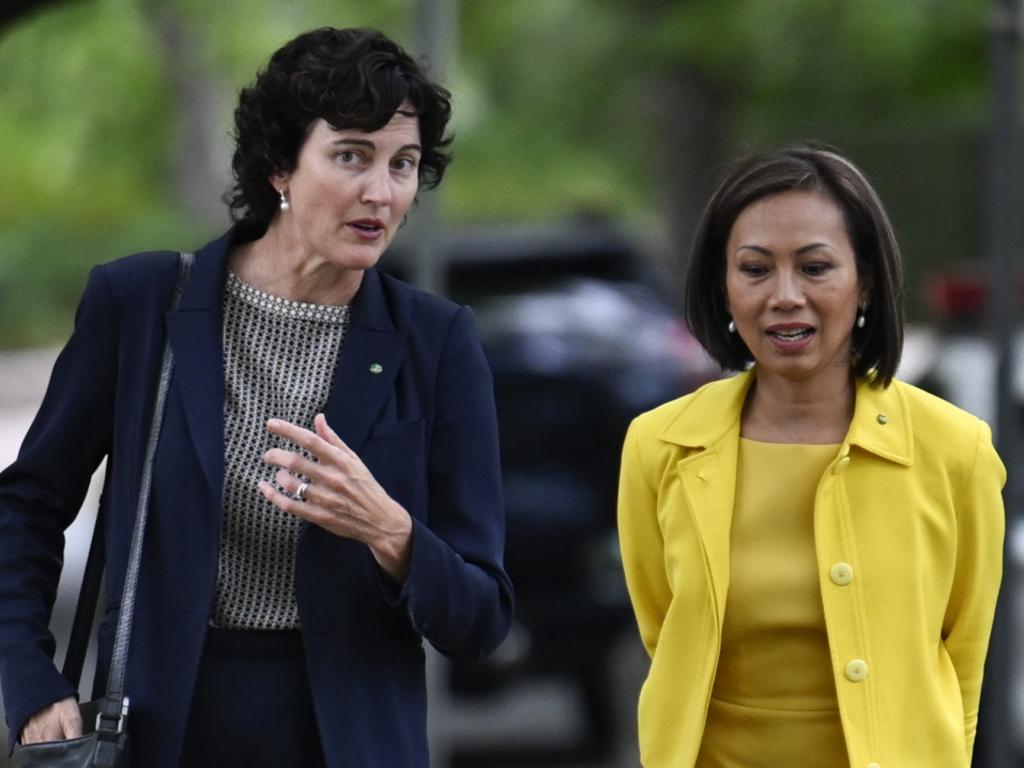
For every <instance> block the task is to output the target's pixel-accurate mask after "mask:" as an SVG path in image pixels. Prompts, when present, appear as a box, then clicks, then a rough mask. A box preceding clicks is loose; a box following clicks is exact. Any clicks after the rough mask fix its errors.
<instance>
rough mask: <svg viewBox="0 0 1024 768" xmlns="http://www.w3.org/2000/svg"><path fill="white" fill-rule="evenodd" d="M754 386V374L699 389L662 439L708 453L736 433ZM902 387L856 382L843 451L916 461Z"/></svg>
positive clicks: (902, 462)
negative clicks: (705, 450) (880, 386)
mask: <svg viewBox="0 0 1024 768" xmlns="http://www.w3.org/2000/svg"><path fill="white" fill-rule="evenodd" d="M753 382H754V370H753V369H751V370H749V371H745V372H743V373H740V374H737V375H736V376H733V377H732V378H729V379H725V380H722V381H717V382H714V383H712V384H709V385H707V386H704V387H702V388H701V389H699V390H697V391H696V392H695V393H694V394H693V395H692V396H691V397H689V398H688V399H687V400H686V403H685V405H684V406H683V407H682V408H681V409H680V410H679V412H678V413H677V414H676V415H675V417H674V418H673V419H672V420H670V421H669V423H668V424H667V425H666V426H665V428H664V429H663V430H662V432H661V434H660V435H659V437H660V439H662V440H664V441H665V442H668V443H672V444H674V445H680V446H684V447H688V448H704V449H710V448H711V447H713V446H715V445H717V444H718V443H719V442H720V441H721V440H722V439H723V438H724V437H726V435H728V434H729V433H730V432H732V431H734V430H736V434H737V435H738V434H739V432H738V430H737V425H738V423H739V419H740V416H741V415H742V413H743V403H744V402H745V401H746V398H747V393H748V392H749V390H750V386H751V384H753ZM903 386H904V385H903V384H901V383H900V382H893V383H892V384H890V385H889V386H888V387H886V388H884V389H882V388H876V387H872V386H871V385H870V382H869V380H868V379H860V380H858V382H857V387H856V392H855V398H856V399H855V405H854V411H853V419H852V420H851V421H850V428H849V430H847V435H846V440H845V441H844V446H843V449H844V451H845V452H848V450H849V446H854V445H855V446H857V447H858V448H861V449H863V450H865V451H868V452H869V453H873V454H875V455H876V456H879V457H881V458H883V459H887V460H889V461H893V462H896V463H897V464H903V465H906V466H910V465H911V464H913V463H914V440H913V425H912V423H911V417H910V409H909V407H908V404H907V399H906V394H905V392H904V391H903Z"/></svg>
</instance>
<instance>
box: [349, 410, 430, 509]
mask: <svg viewBox="0 0 1024 768" xmlns="http://www.w3.org/2000/svg"><path fill="white" fill-rule="evenodd" d="M360 458H362V460H363V461H364V462H365V463H366V466H367V467H368V468H369V470H370V472H372V473H373V476H374V477H375V478H376V479H377V482H378V483H380V484H381V486H382V487H383V488H384V490H385V491H387V492H388V495H390V496H391V497H392V498H393V499H394V500H395V501H397V502H398V503H399V504H401V505H402V506H403V507H405V509H406V511H407V512H408V513H409V514H410V515H412V516H413V517H416V518H419V519H420V520H423V521H424V522H426V489H427V471H426V469H427V424H426V421H425V420H423V419H418V420H416V421H391V422H381V423H380V424H375V425H374V427H373V428H372V429H371V430H370V438H369V439H368V440H367V441H366V443H365V444H364V446H363V449H362V451H361V452H360Z"/></svg>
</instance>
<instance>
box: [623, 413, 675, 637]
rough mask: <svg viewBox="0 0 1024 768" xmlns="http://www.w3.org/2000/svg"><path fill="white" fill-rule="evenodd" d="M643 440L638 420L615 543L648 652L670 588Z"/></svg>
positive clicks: (631, 434)
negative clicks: (619, 549) (646, 471)
mask: <svg viewBox="0 0 1024 768" xmlns="http://www.w3.org/2000/svg"><path fill="white" fill-rule="evenodd" d="M643 442H644V435H643V431H642V429H641V428H640V422H639V420H634V421H633V423H632V424H631V425H630V427H629V431H628V432H627V433H626V440H625V444H624V445H623V449H622V467H621V471H620V474H619V500H618V524H619V546H620V548H621V550H622V567H623V570H624V571H625V575H626V587H627V589H628V590H629V598H630V601H631V602H632V604H633V612H634V613H635V615H636V622H637V626H638V627H639V629H640V637H641V639H642V640H643V643H644V647H645V648H646V649H647V653H648V654H649V655H650V656H652V657H653V656H654V651H655V649H656V648H657V646H658V637H659V635H660V634H661V627H662V624H663V623H664V621H665V614H666V613H667V612H668V608H669V604H670V603H671V601H672V590H671V588H670V587H669V583H668V578H667V576H666V573H665V558H664V553H665V542H664V539H663V538H662V534H661V527H660V526H659V525H658V496H657V492H656V490H655V488H654V486H653V485H652V484H651V483H650V482H649V481H648V479H647V477H646V476H645V472H644V466H643V460H642V458H641V454H640V450H641V444H642V443H643Z"/></svg>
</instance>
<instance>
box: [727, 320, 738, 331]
mask: <svg viewBox="0 0 1024 768" xmlns="http://www.w3.org/2000/svg"><path fill="white" fill-rule="evenodd" d="M726 327H727V328H728V329H729V333H736V321H735V320H730V321H729V325H728V326H726Z"/></svg>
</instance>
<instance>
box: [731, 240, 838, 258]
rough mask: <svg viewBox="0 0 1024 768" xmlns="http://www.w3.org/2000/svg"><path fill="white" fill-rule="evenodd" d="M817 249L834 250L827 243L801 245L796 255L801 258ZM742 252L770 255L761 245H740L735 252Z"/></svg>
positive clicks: (767, 249)
mask: <svg viewBox="0 0 1024 768" xmlns="http://www.w3.org/2000/svg"><path fill="white" fill-rule="evenodd" d="M819 248H827V249H828V250H830V251H831V250H834V249H833V247H832V246H831V245H829V244H828V243H808V244H807V245H801V246H800V247H799V248H797V249H796V255H797V256H801V255H803V254H805V253H809V252H810V251H816V250H818V249H819ZM742 250H750V251H757V252H758V253H763V254H764V255H765V256H771V255H772V252H771V249H770V248H765V247H764V246H761V245H741V246H739V247H738V248H737V249H736V251H737V252H739V251H742Z"/></svg>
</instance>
